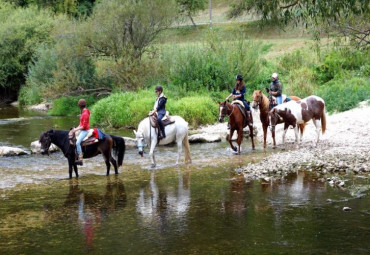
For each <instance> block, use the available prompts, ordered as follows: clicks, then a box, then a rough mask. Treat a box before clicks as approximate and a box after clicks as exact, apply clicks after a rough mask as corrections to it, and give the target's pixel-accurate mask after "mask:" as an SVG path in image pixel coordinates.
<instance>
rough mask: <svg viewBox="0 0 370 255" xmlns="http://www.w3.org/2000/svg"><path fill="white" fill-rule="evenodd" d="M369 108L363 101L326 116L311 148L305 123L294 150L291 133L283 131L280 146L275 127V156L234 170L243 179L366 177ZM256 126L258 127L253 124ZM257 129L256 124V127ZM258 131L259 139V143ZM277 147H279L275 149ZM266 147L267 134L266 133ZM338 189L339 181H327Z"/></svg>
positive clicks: (369, 161)
mask: <svg viewBox="0 0 370 255" xmlns="http://www.w3.org/2000/svg"><path fill="white" fill-rule="evenodd" d="M369 120H370V106H369V104H367V103H366V102H363V103H361V104H360V106H359V107H358V108H355V109H352V110H350V111H346V112H342V113H337V114H332V115H327V130H326V132H325V134H324V135H322V134H320V142H319V144H318V146H317V147H316V146H314V145H313V144H314V141H315V137H316V133H315V127H314V125H313V124H312V123H311V122H309V123H308V125H307V127H306V129H305V133H304V135H303V142H302V143H301V144H300V145H299V148H298V149H295V148H296V145H295V144H293V142H294V131H293V130H291V129H289V130H288V132H287V136H286V138H287V145H286V147H285V148H284V147H283V146H282V145H281V140H282V139H281V135H282V129H283V127H282V125H280V126H279V127H278V128H277V132H276V133H277V144H278V148H277V149H276V153H275V154H273V155H270V156H268V157H267V158H265V159H264V160H263V161H261V162H259V163H254V164H249V165H247V166H245V167H241V168H239V169H237V171H239V172H241V173H243V174H244V177H245V178H246V179H247V180H250V179H264V180H271V179H276V178H281V177H282V176H284V175H286V174H288V173H290V172H295V171H297V170H302V169H304V170H309V171H316V172H317V173H318V174H322V175H323V178H325V176H324V175H325V174H327V173H354V174H362V175H363V176H364V177H365V178H369V175H370V121H369ZM257 126H258V124H257ZM259 126H260V125H259ZM261 135H262V134H261V132H259V135H258V137H259V139H260V140H261V139H262V137H261ZM279 144H280V146H279ZM269 146H271V135H270V134H269ZM327 180H328V181H331V182H333V184H337V185H339V186H343V185H344V183H343V182H341V181H334V180H333V179H330V178H329V179H327Z"/></svg>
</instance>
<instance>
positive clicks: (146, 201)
mask: <svg viewBox="0 0 370 255" xmlns="http://www.w3.org/2000/svg"><path fill="white" fill-rule="evenodd" d="M155 175H156V171H152V172H151V175H150V182H149V186H148V187H143V188H141V189H140V190H139V198H138V201H137V203H136V211H137V212H138V215H139V216H140V220H141V222H142V225H143V226H145V227H146V228H147V227H148V225H149V226H152V228H153V229H156V230H157V229H158V230H160V233H159V234H162V233H163V234H164V231H165V227H166V226H167V225H169V224H170V223H174V224H178V226H177V229H179V230H182V231H184V230H185V229H186V228H187V227H186V226H187V221H186V216H187V212H188V209H189V204H190V171H189V170H186V171H185V173H184V176H183V175H182V173H181V171H180V170H178V187H177V190H166V191H163V190H161V189H160V188H159V187H158V185H157V184H156V177H155Z"/></svg>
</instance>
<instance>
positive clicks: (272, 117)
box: [269, 108, 281, 132]
mask: <svg viewBox="0 0 370 255" xmlns="http://www.w3.org/2000/svg"><path fill="white" fill-rule="evenodd" d="M280 119H281V116H280V115H279V114H278V109H276V108H272V109H271V111H269V127H270V130H271V132H273V131H274V130H275V126H276V125H277V124H279V120H280Z"/></svg>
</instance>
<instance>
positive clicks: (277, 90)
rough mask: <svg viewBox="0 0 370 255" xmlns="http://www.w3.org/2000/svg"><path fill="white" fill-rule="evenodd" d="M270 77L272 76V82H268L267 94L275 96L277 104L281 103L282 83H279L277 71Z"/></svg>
mask: <svg viewBox="0 0 370 255" xmlns="http://www.w3.org/2000/svg"><path fill="white" fill-rule="evenodd" d="M271 77H272V82H271V84H270V90H269V94H270V95H271V96H274V97H275V98H276V103H277V104H282V103H283V97H282V91H283V85H282V84H281V82H280V80H279V78H278V74H277V73H273V74H272V76H271Z"/></svg>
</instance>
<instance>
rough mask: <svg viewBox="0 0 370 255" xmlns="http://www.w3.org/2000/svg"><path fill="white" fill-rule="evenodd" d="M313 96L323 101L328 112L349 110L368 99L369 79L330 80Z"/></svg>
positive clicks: (369, 92)
mask: <svg viewBox="0 0 370 255" xmlns="http://www.w3.org/2000/svg"><path fill="white" fill-rule="evenodd" d="M315 94H316V95H318V96H320V97H322V98H323V99H324V100H325V103H326V109H327V111H329V112H337V111H338V112H342V111H346V110H350V109H352V108H354V107H356V106H357V105H358V103H359V102H361V101H364V100H369V99H370V79H369V78H356V77H353V78H349V79H346V78H343V79H337V80H331V81H329V82H328V83H326V84H325V85H323V86H321V87H319V88H318V89H317V90H316V91H315Z"/></svg>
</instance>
